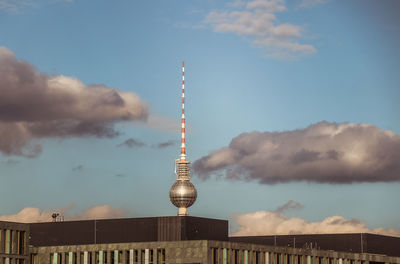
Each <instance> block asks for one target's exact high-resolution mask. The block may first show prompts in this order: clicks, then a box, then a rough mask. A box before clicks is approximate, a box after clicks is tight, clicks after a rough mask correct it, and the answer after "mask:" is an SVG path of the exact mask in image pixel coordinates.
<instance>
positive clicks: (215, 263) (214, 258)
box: [211, 248, 218, 264]
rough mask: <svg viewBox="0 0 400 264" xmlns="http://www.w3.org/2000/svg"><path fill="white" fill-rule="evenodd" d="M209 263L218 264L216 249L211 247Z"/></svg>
mask: <svg viewBox="0 0 400 264" xmlns="http://www.w3.org/2000/svg"><path fill="white" fill-rule="evenodd" d="M211 263H212V264H218V249H217V248H211Z"/></svg>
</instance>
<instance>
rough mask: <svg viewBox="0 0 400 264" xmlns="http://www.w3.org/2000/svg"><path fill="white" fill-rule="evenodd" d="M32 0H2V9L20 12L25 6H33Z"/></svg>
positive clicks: (0, 4)
mask: <svg viewBox="0 0 400 264" xmlns="http://www.w3.org/2000/svg"><path fill="white" fill-rule="evenodd" d="M32 6H34V3H33V1H32V0H0V9H3V10H6V11H8V12H11V13H18V12H20V11H21V9H23V8H25V7H32Z"/></svg>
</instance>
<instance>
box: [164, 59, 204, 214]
mask: <svg viewBox="0 0 400 264" xmlns="http://www.w3.org/2000/svg"><path fill="white" fill-rule="evenodd" d="M181 124H182V127H181V135H182V139H181V155H180V158H179V159H176V160H175V174H176V177H177V179H176V182H175V183H174V184H173V185H172V186H171V189H170V190H169V199H170V200H171V202H172V203H173V204H174V205H175V206H176V207H178V208H179V209H178V216H185V215H188V210H187V208H188V207H190V206H191V205H193V204H194V202H195V201H196V198H197V191H196V188H195V187H194V185H193V184H192V183H191V182H190V167H189V165H190V162H189V161H187V160H186V146H185V62H182V119H181Z"/></svg>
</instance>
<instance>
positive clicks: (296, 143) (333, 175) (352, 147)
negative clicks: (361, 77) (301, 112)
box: [193, 121, 400, 184]
mask: <svg viewBox="0 0 400 264" xmlns="http://www.w3.org/2000/svg"><path fill="white" fill-rule="evenodd" d="M399 161H400V135H398V134H395V133H393V132H392V131H388V130H382V129H379V128H378V127H376V126H373V125H369V124H353V123H329V122H325V121H324V122H320V123H317V124H313V125H310V126H309V127H307V128H305V129H298V130H293V131H285V132H251V133H243V134H241V135H239V136H237V137H235V138H234V139H233V140H232V141H231V143H230V144H229V146H228V147H223V148H221V149H218V150H215V151H213V152H211V153H210V154H209V155H207V156H205V157H202V158H201V159H199V160H197V161H195V162H194V164H193V169H194V172H195V175H197V176H198V177H200V178H203V179H207V178H209V177H210V176H211V175H213V174H215V175H216V174H218V175H220V174H222V175H223V177H225V178H227V179H237V180H244V181H249V180H257V181H259V182H260V183H262V184H275V183H285V182H295V181H308V182H317V183H336V184H348V183H354V182H393V181H400V162H399Z"/></svg>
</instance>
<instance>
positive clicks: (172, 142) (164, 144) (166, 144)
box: [157, 140, 176, 149]
mask: <svg viewBox="0 0 400 264" xmlns="http://www.w3.org/2000/svg"><path fill="white" fill-rule="evenodd" d="M175 144H176V141H175V140H169V141H166V142H161V143H158V144H157V148H159V149H162V148H167V147H171V146H174V145H175Z"/></svg>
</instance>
